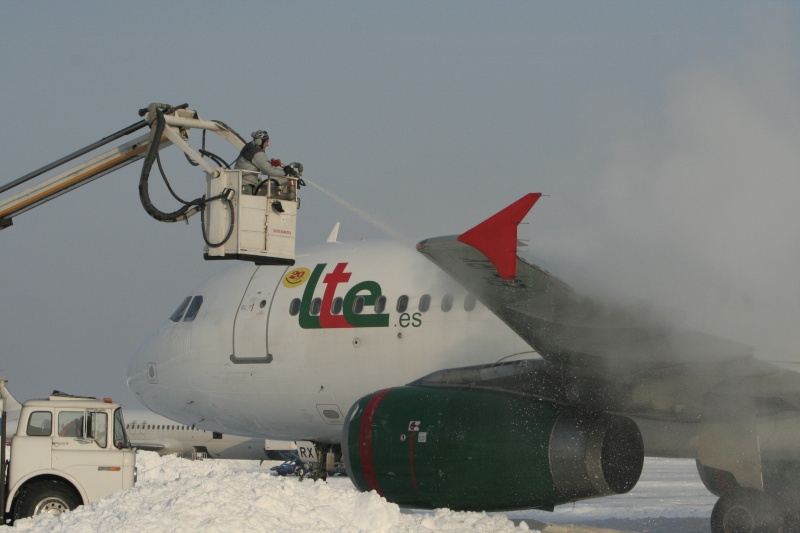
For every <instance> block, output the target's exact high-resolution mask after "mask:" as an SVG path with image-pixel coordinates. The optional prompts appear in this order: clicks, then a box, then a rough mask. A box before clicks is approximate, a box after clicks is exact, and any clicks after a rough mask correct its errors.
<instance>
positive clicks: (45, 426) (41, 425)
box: [0, 411, 53, 468]
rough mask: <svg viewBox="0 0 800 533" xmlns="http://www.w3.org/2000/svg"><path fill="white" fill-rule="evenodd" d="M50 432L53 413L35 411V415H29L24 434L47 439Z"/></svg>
mask: <svg viewBox="0 0 800 533" xmlns="http://www.w3.org/2000/svg"><path fill="white" fill-rule="evenodd" d="M52 431H53V413H51V412H50V411H36V412H35V413H31V417H30V418H29V419H28V428H27V431H26V432H25V433H26V434H28V435H30V436H31V437H49V436H50V433H51V432H52ZM0 468H1V467H0Z"/></svg>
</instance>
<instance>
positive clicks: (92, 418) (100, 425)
mask: <svg viewBox="0 0 800 533" xmlns="http://www.w3.org/2000/svg"><path fill="white" fill-rule="evenodd" d="M87 433H88V434H89V437H91V439H92V440H93V441H95V442H96V443H97V445H98V446H100V447H101V448H105V447H106V446H108V414H107V413H104V412H102V411H95V412H92V413H89V422H88V425H87Z"/></svg>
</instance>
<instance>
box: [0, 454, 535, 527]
mask: <svg viewBox="0 0 800 533" xmlns="http://www.w3.org/2000/svg"><path fill="white" fill-rule="evenodd" d="M273 464H274V463H273ZM137 467H138V469H139V470H138V471H139V482H138V483H137V484H136V487H134V488H133V489H131V490H129V491H121V492H117V493H115V494H112V495H111V496H109V497H107V498H104V499H103V500H101V501H99V502H96V503H94V504H92V505H88V506H85V507H79V508H78V509H76V510H74V511H72V512H69V513H64V514H62V515H61V516H59V517H51V516H39V517H36V518H32V519H26V520H19V521H17V523H16V524H15V526H14V527H13V528H8V529H7V530H8V531H9V533H11V532H16V531H29V532H39V531H41V532H47V533H49V532H70V533H74V532H93V531H97V532H100V531H102V532H108V531H120V532H123V531H130V532H137V533H138V532H140V531H175V532H180V531H185V532H195V531H207V532H225V533H228V532H231V531H247V532H251V531H252V532H256V531H270V532H275V531H281V532H292V531H297V532H300V531H303V532H305V531H314V532H326V531H330V532H348V531H352V532H360V531H364V532H386V533H389V532H391V533H403V532H419V531H498V532H499V531H513V530H515V529H516V530H518V531H520V530H525V531H527V530H528V529H529V528H528V526H527V525H526V524H522V525H521V526H519V527H515V526H514V523H513V522H511V521H510V520H509V519H507V518H506V517H504V516H502V515H496V516H490V515H487V514H485V513H456V512H452V511H448V510H440V511H437V512H436V513H433V514H406V513H401V512H400V508H399V507H398V506H396V505H394V504H391V503H388V502H386V500H384V499H383V498H381V497H380V496H378V495H377V494H375V493H361V492H357V491H356V489H355V488H354V487H353V485H352V483H350V480H349V479H347V478H346V477H337V478H331V480H330V481H331V482H329V483H325V482H313V481H311V480H304V481H303V482H299V481H298V478H297V477H295V476H288V477H278V476H273V475H271V474H270V471H269V465H267V463H266V462H265V464H264V466H263V467H259V466H258V462H253V461H223V460H218V461H213V460H207V461H194V462H192V461H189V460H186V459H178V458H175V457H172V456H165V457H159V456H158V455H157V454H156V453H155V452H138V453H137ZM4 529H5V528H2V529H0V531H3V530H4Z"/></svg>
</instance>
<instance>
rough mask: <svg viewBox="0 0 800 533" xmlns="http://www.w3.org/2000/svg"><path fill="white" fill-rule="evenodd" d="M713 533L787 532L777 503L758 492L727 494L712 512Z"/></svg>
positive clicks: (739, 490)
mask: <svg viewBox="0 0 800 533" xmlns="http://www.w3.org/2000/svg"><path fill="white" fill-rule="evenodd" d="M711 531H712V532H713V533H788V530H787V529H786V528H785V527H784V519H783V515H782V513H781V512H780V509H779V507H778V505H777V504H776V502H775V500H774V499H773V498H772V497H771V496H770V495H768V494H765V493H764V492H761V491H759V490H755V489H736V490H733V491H731V492H729V493H727V494H724V495H723V496H722V497H721V498H720V499H719V500H717V504H716V505H715V506H714V510H713V511H712V512H711Z"/></svg>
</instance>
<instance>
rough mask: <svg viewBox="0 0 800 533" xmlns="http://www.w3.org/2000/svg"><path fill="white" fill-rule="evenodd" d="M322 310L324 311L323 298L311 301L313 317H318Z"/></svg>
mask: <svg viewBox="0 0 800 533" xmlns="http://www.w3.org/2000/svg"><path fill="white" fill-rule="evenodd" d="M320 309H322V299H321V298H314V299H313V300H311V314H312V316H318V315H319V311H320Z"/></svg>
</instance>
